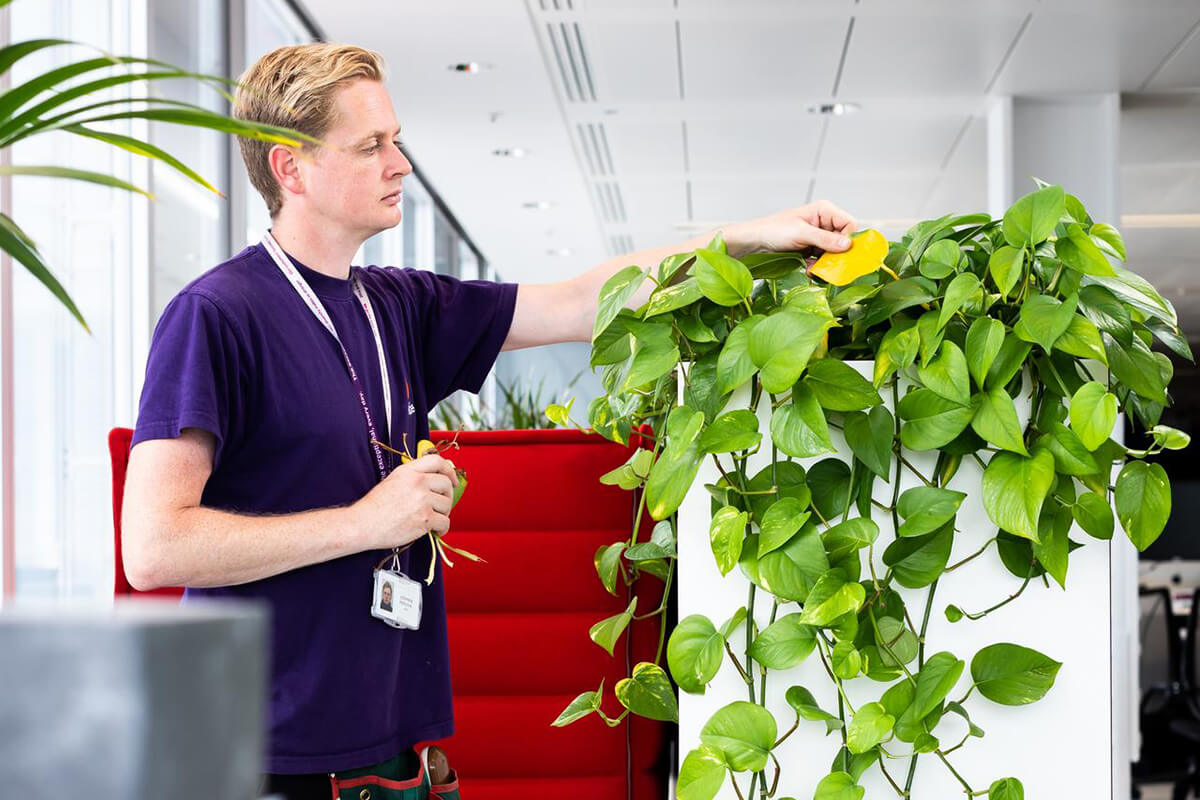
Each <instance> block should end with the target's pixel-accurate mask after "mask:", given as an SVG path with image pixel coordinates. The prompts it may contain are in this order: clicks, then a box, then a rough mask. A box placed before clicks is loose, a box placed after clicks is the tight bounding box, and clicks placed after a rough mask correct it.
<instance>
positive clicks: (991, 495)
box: [982, 449, 1055, 542]
mask: <svg viewBox="0 0 1200 800" xmlns="http://www.w3.org/2000/svg"><path fill="white" fill-rule="evenodd" d="M1054 480H1055V473H1054V456H1052V455H1051V454H1050V453H1049V452H1047V451H1046V450H1041V449H1035V450H1034V453H1033V455H1032V456H1019V455H1017V454H1015V453H997V454H996V455H994V456H992V460H991V461H990V462H989V463H988V465H987V469H985V470H984V471H983V485H982V489H983V507H984V510H986V511H987V515H988V517H990V518H991V520H992V522H994V523H996V524H997V525H998V526H1000V529H1001V530H1005V531H1008V532H1009V533H1012V534H1015V535H1017V536H1021V537H1024V538H1026V539H1030V540H1032V541H1034V542H1036V541H1037V540H1038V536H1037V524H1038V515H1039V514H1040V512H1041V508H1042V503H1043V502H1044V501H1045V499H1046V495H1048V494H1049V493H1050V489H1051V487H1052V486H1053V485H1054Z"/></svg>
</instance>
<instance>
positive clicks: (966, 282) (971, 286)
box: [937, 272, 979, 330]
mask: <svg viewBox="0 0 1200 800" xmlns="http://www.w3.org/2000/svg"><path fill="white" fill-rule="evenodd" d="M977 291H979V278H976V277H975V275H974V273H971V272H963V273H961V274H960V275H957V276H955V278H954V280H952V281H950V285H949V286H947V287H946V296H945V297H944V298H943V299H942V310H941V313H940V314H939V315H938V322H937V327H938V330H941V329H942V328H944V327H946V325H947V323H949V322H950V320H952V319H953V318H954V315H955V314H956V313H957V312H958V310H959V309H961V308H962V307H963V305H964V304H965V303H966V302H967V300H969V299H970V297H971V295H973V294H975V293H976V292H977Z"/></svg>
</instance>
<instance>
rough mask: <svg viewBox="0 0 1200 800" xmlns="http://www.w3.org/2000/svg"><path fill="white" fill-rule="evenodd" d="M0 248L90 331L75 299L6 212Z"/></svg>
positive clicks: (0, 219)
mask: <svg viewBox="0 0 1200 800" xmlns="http://www.w3.org/2000/svg"><path fill="white" fill-rule="evenodd" d="M0 250H2V251H3V252H5V253H8V254H9V255H10V256H12V258H13V260H15V261H17V262H18V263H20V264H21V265H22V266H23V267H25V269H27V270H29V273H30V274H31V275H33V277H34V278H36V279H37V280H38V281H39V282H40V283H41V284H42V285H43V286H45V287H46V288H47V289H49V290H50V293H51V294H53V295H54V296H55V297H56V298H57V299H58V301H59V302H60V303H62V304H63V306H65V307H66V309H67V311H69V312H70V313H71V316H73V317H75V319H76V320H78V321H79V324H80V325H82V326H83V329H84V330H85V331H87V332H88V333H91V329H90V328H89V327H88V324H87V321H86V320H84V318H83V314H81V313H80V311H79V309H78V308H77V307H76V305H75V301H74V300H72V299H71V296H70V295H69V294H67V290H66V289H64V288H63V286H62V284H61V283H59V282H58V278H56V277H54V273H52V272H51V271H50V268H49V267H47V266H46V262H45V261H43V260H42V256H41V254H40V253H39V252H38V251H37V249H36V248H34V246H33V242H32V241H31V240H30V238H29V236H27V235H26V234H25V232H24V231H23V230H21V228H20V227H19V226H18V225H17V223H15V222H13V220H12V219H11V218H10V217H9V216H8V215H7V214H0Z"/></svg>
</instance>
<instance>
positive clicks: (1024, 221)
mask: <svg viewBox="0 0 1200 800" xmlns="http://www.w3.org/2000/svg"><path fill="white" fill-rule="evenodd" d="M1066 208H1067V204H1066V193H1065V192H1064V191H1063V188H1062V187H1061V186H1047V187H1046V188H1044V189H1039V190H1038V191H1036V192H1031V193H1029V194H1027V195H1025V196H1024V197H1022V198H1021V199H1020V200H1018V201H1017V202H1015V203H1013V205H1012V208H1010V209H1008V211H1007V212H1005V214H1004V222H1003V223H1002V225H1001V230H1002V231H1003V232H1004V240H1005V241H1006V242H1008V243H1009V244H1010V245H1012V246H1013V247H1024V246H1025V245H1036V244H1040V243H1042V242H1044V241H1046V239H1047V238H1048V237H1049V236H1050V234H1052V233H1054V226H1055V225H1057V224H1058V220H1059V218H1060V217H1062V215H1063V214H1064V213H1066Z"/></svg>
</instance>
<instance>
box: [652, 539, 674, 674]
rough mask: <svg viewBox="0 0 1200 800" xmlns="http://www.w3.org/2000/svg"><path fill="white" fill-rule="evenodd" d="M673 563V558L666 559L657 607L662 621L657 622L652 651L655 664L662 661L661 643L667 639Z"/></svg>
mask: <svg viewBox="0 0 1200 800" xmlns="http://www.w3.org/2000/svg"><path fill="white" fill-rule="evenodd" d="M675 561H676V559H674V558H670V559H667V580H666V581H665V582H664V583H663V595H662V596H663V599H662V603H661V604H660V605H659V608H660V609H661V610H662V619H660V620H659V621H658V649H657V650H655V651H654V663H655V664H658V663H659V661H660V660H661V659H662V652H663V643H664V642H665V641H666V637H667V598H668V597H670V595H671V579H672V578H674V577H675Z"/></svg>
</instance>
